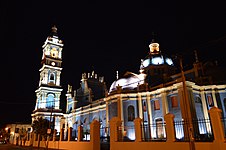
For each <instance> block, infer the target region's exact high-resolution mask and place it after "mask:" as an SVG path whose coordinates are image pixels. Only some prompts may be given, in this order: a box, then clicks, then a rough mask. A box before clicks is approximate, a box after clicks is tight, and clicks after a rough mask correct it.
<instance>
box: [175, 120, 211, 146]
mask: <svg viewBox="0 0 226 150" xmlns="http://www.w3.org/2000/svg"><path fill="white" fill-rule="evenodd" d="M174 128H175V135H176V140H177V141H184V142H188V141H190V140H191V139H190V137H191V136H190V134H192V137H193V138H194V140H195V141H196V142H211V141H213V140H214V136H213V132H212V127H211V122H210V119H193V120H192V129H193V131H190V129H189V128H190V125H189V122H188V121H174Z"/></svg>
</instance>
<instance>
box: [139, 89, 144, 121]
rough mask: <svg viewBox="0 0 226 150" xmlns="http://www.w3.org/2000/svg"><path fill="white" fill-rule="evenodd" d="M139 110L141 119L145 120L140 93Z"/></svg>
mask: <svg viewBox="0 0 226 150" xmlns="http://www.w3.org/2000/svg"><path fill="white" fill-rule="evenodd" d="M138 108H139V118H141V119H143V108H142V98H141V94H140V93H138Z"/></svg>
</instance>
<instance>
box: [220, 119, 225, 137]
mask: <svg viewBox="0 0 226 150" xmlns="http://www.w3.org/2000/svg"><path fill="white" fill-rule="evenodd" d="M221 121H222V124H223V128H224V138H226V118H221Z"/></svg>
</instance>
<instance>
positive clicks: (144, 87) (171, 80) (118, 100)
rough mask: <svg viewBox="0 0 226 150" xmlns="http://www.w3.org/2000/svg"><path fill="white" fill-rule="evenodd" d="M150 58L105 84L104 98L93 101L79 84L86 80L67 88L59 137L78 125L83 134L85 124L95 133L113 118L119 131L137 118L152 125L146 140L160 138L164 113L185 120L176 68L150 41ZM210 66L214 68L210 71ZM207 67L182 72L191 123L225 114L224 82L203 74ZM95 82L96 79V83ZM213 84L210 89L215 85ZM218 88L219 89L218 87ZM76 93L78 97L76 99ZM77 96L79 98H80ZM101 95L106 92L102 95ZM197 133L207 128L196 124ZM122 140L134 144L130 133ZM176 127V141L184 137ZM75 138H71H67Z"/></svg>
mask: <svg viewBox="0 0 226 150" xmlns="http://www.w3.org/2000/svg"><path fill="white" fill-rule="evenodd" d="M149 47H150V53H149V55H148V56H146V57H145V59H142V60H141V65H140V71H139V74H135V73H132V72H127V73H126V74H125V75H124V76H123V77H121V78H117V79H116V80H115V81H114V82H113V83H112V85H111V87H110V89H109V91H108V93H107V94H106V95H105V96H104V95H103V96H102V98H99V99H98V98H96V99H95V98H93V92H91V91H92V90H91V89H90V88H89V86H88V85H87V84H86V82H85V81H87V79H89V77H88V78H87V77H86V75H83V76H82V80H81V87H80V89H79V90H75V91H74V92H73V91H72V87H71V86H69V90H68V92H67V94H66V96H67V110H71V111H67V112H68V113H67V114H65V115H64V116H65V120H64V121H63V122H62V124H65V132H67V130H66V129H67V127H72V128H73V130H74V131H76V130H77V127H78V126H79V125H82V126H83V128H85V129H87V130H89V124H90V123H91V122H92V121H93V120H94V119H96V120H98V121H100V123H101V128H105V127H106V129H107V127H109V120H111V119H112V118H113V117H119V118H120V120H122V123H123V126H125V127H131V126H133V125H134V123H133V120H134V119H135V118H137V117H139V118H141V119H142V120H143V125H150V124H152V125H155V126H157V127H158V128H154V127H153V128H150V129H146V130H144V131H143V132H145V133H144V134H145V136H146V138H150V136H151V137H152V138H160V137H165V136H166V134H165V130H164V128H163V124H164V116H165V115H166V114H167V113H172V114H174V115H175V121H181V120H184V119H185V118H186V113H187V112H186V110H185V108H186V107H188V106H186V104H185V103H184V102H183V99H184V96H185V95H184V88H183V80H182V74H181V72H176V70H177V69H176V67H175V65H174V63H173V61H172V59H171V58H170V57H167V56H165V55H163V54H162V53H161V51H160V50H159V43H156V42H154V41H152V43H151V44H150V46H149ZM215 67H216V66H215ZM207 68H209V66H208V65H207V64H203V63H202V62H199V61H198V58H197V56H196V62H195V63H194V64H193V67H192V68H191V69H189V70H186V71H184V75H185V78H186V81H185V85H186V87H185V88H186V90H187V93H188V94H187V96H188V99H189V102H190V104H189V108H187V109H189V110H190V111H189V112H191V116H192V118H193V119H209V114H208V110H209V109H210V108H211V107H213V106H216V107H219V108H221V109H222V110H223V114H224V116H225V114H226V85H225V84H224V83H225V82H214V81H213V78H211V77H210V75H211V74H210V73H204V72H205V71H208V69H207ZM96 80H97V82H100V81H98V79H96ZM215 83H216V84H215ZM219 83H220V84H219ZM78 91H80V94H78ZM81 93H83V94H81ZM105 93H106V92H105ZM87 100H88V101H89V103H86V105H77V103H78V102H80V103H81V101H87ZM197 127H198V129H197V130H198V131H197V132H198V134H203V135H205V134H206V135H207V134H210V125H209V124H206V125H205V127H203V126H201V125H200V124H199V123H198V124H197ZM125 130H126V135H127V136H128V137H129V138H130V139H131V140H134V139H135V133H134V130H133V129H130V128H128V129H125ZM179 130H182V129H180V128H177V129H176V133H177V134H176V138H177V139H182V138H183V137H184V135H183V133H182V132H179ZM73 134H74V135H72V136H74V137H76V133H73ZM106 134H108V130H101V136H105V135H106Z"/></svg>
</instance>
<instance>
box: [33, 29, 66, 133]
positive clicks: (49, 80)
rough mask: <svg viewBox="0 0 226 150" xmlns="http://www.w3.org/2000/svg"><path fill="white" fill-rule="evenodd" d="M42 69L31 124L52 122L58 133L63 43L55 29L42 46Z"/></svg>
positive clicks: (61, 114) (60, 114)
mask: <svg viewBox="0 0 226 150" xmlns="http://www.w3.org/2000/svg"><path fill="white" fill-rule="evenodd" d="M42 49H43V50H42V51H43V54H42V60H41V64H42V67H41V69H39V72H40V80H39V86H38V88H37V90H36V91H35V93H36V104H35V109H34V111H33V114H32V115H31V116H32V122H33V121H34V120H35V119H37V118H38V117H41V116H42V117H43V118H45V119H48V120H50V121H53V120H54V126H55V127H54V129H57V131H58V132H59V131H60V122H59V121H60V118H61V117H62V116H63V113H62V111H61V109H60V95H61V92H62V90H63V89H62V87H61V85H60V74H61V71H62V67H61V63H62V49H63V43H62V41H61V40H60V39H59V37H58V35H57V28H56V26H53V27H52V29H51V33H50V35H49V36H48V37H47V39H46V41H45V42H44V44H43V46H42Z"/></svg>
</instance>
